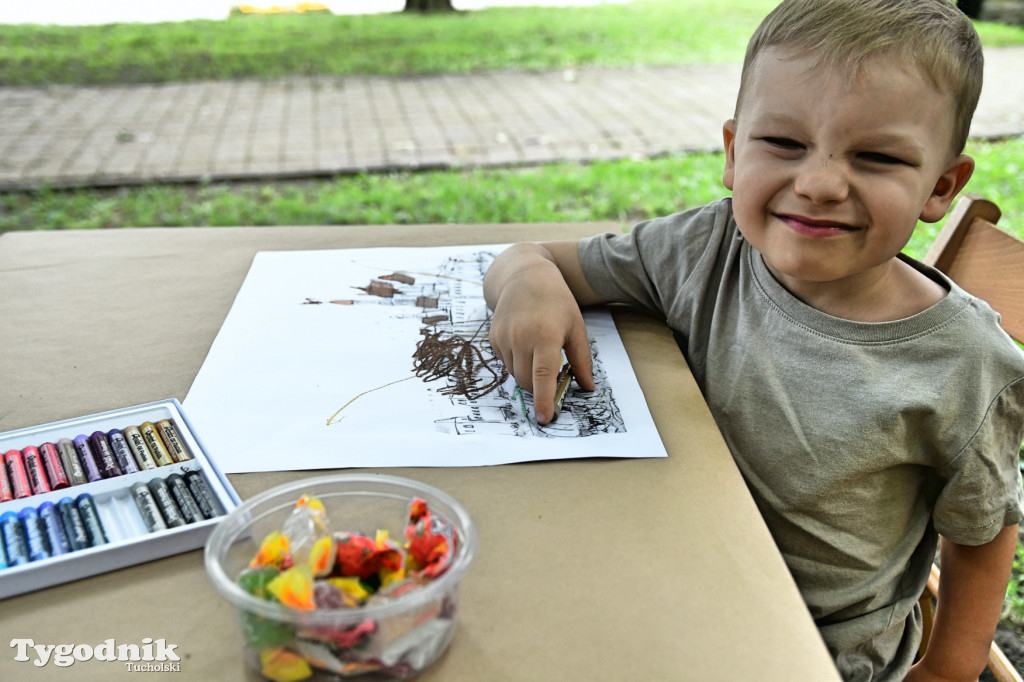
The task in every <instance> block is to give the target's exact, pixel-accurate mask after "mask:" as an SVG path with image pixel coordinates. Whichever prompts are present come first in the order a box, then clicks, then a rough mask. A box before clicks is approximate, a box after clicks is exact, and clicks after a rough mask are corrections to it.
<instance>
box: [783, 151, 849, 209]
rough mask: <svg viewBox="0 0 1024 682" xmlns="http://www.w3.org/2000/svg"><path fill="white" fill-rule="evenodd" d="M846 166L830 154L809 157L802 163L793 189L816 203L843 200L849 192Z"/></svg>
mask: <svg viewBox="0 0 1024 682" xmlns="http://www.w3.org/2000/svg"><path fill="white" fill-rule="evenodd" d="M849 189H850V188H849V184H848V181H847V178H846V168H845V166H844V164H843V163H842V162H839V161H836V160H835V159H833V158H832V157H831V156H829V157H827V158H809V159H807V161H806V163H804V164H802V165H801V167H800V169H799V171H798V172H797V176H796V179H795V181H794V183H793V190H794V191H795V192H796V193H797V194H799V195H801V196H804V197H807V198H808V199H810V200H811V201H813V202H814V203H816V204H826V203H830V202H836V201H843V200H844V199H846V197H847V196H848V194H849Z"/></svg>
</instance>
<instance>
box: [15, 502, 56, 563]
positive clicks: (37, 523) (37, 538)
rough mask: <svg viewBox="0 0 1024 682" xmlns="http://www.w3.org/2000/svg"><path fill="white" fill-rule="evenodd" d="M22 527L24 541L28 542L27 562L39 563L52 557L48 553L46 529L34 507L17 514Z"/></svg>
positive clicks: (48, 543)
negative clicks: (23, 528) (23, 529)
mask: <svg viewBox="0 0 1024 682" xmlns="http://www.w3.org/2000/svg"><path fill="white" fill-rule="evenodd" d="M18 517H19V518H20V519H21V523H22V525H23V526H24V527H25V540H27V541H28V557H29V561H41V560H43V559H49V558H50V557H51V556H53V554H52V552H50V541H49V540H48V539H47V537H46V528H44V527H43V520H42V519H40V518H39V512H37V511H36V510H35V508H34V507H25V508H24V509H22V510H21V511H20V512H18Z"/></svg>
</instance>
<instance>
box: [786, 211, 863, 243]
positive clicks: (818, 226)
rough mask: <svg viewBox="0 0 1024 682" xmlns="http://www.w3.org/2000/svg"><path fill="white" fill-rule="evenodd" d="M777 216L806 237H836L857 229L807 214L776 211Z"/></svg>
mask: <svg viewBox="0 0 1024 682" xmlns="http://www.w3.org/2000/svg"><path fill="white" fill-rule="evenodd" d="M775 217H776V218H778V219H779V220H780V221H782V223H783V224H784V225H786V226H787V227H788V228H789V229H791V230H793V231H794V232H796V233H797V234H801V235H804V236H807V237H836V236H839V235H842V234H847V233H850V232H854V231H856V230H857V228H856V227H853V226H852V225H848V224H846V223H841V222H837V221H835V220H822V219H819V218H808V217H807V216H802V215H795V214H789V213H776V214H775Z"/></svg>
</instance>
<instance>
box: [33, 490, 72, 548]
mask: <svg viewBox="0 0 1024 682" xmlns="http://www.w3.org/2000/svg"><path fill="white" fill-rule="evenodd" d="M39 518H40V519H41V520H42V522H43V529H44V530H45V531H46V538H47V540H49V543H50V553H51V554H52V555H53V556H60V555H61V554H67V553H68V552H70V551H71V543H70V542H68V536H67V533H65V532H64V524H62V523H61V521H60V512H59V511H57V507H56V505H54V504H53V502H43V503H42V504H41V505H39Z"/></svg>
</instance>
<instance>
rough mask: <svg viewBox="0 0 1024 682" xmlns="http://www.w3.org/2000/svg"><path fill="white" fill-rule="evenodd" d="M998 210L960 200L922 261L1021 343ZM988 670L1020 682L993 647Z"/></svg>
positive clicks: (1017, 246) (1018, 303)
mask: <svg viewBox="0 0 1024 682" xmlns="http://www.w3.org/2000/svg"><path fill="white" fill-rule="evenodd" d="M1000 216H1001V213H1000V211H999V208H998V207H997V206H996V205H995V204H994V203H992V202H991V201H988V200H987V199H984V198H982V197H980V196H977V195H973V194H967V195H965V196H964V197H962V198H961V199H960V200H959V201H958V202H957V203H956V205H955V206H954V207H953V210H952V211H951V212H950V214H949V217H948V218H947V219H946V222H945V224H944V225H943V226H942V230H941V231H940V232H939V236H938V237H936V238H935V241H934V243H932V246H931V248H930V249H928V253H927V254H926V255H925V257H924V262H925V263H927V264H928V265H931V266H933V267H935V268H936V269H938V270H940V271H941V272H943V273H945V274H946V275H947V276H948V277H949V278H950V279H952V280H953V281H954V282H956V283H957V284H959V285H960V286H961V287H963V288H964V289H965V290H967V291H968V292H970V293H972V294H974V295H975V296H977V297H978V298H981V299H984V300H985V301H987V302H988V304H989V305H990V306H992V308H993V309H994V310H995V311H996V312H998V313H999V314H1000V315H1001V316H1002V320H1001V324H1002V327H1003V329H1005V330H1006V333H1008V334H1009V335H1010V336H1012V337H1013V338H1014V339H1016V340H1018V341H1021V340H1024V241H1021V240H1020V239H1017V238H1016V237H1014V236H1013V235H1011V234H1008V233H1006V232H1004V231H1002V230H1000V229H999V228H998V227H996V226H995V223H996V222H997V221H998V220H999V218H1000ZM939 576H940V573H939V568H938V567H937V566H935V565H932V572H931V576H930V577H929V579H928V587H927V589H926V590H925V593H924V594H923V595H922V596H921V610H922V612H923V613H924V637H923V638H922V640H921V654H922V655H924V652H925V649H927V647H928V640H929V638H930V637H931V629H932V623H933V619H934V610H933V606H932V599H933V598H938V594H939ZM988 670H989V672H991V673H992V676H993V677H995V678H996V680H998V682H1024V680H1022V678H1021V676H1020V675H1019V674H1018V673H1017V671H1016V670H1015V669H1014V667H1013V665H1012V664H1011V663H1010V662H1009V660H1007V658H1006V656H1005V655H1004V654H1003V652H1002V650H1001V649H1000V648H999V646H998V645H997V644H996V643H995V642H993V643H992V649H991V651H990V652H989V658H988Z"/></svg>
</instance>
